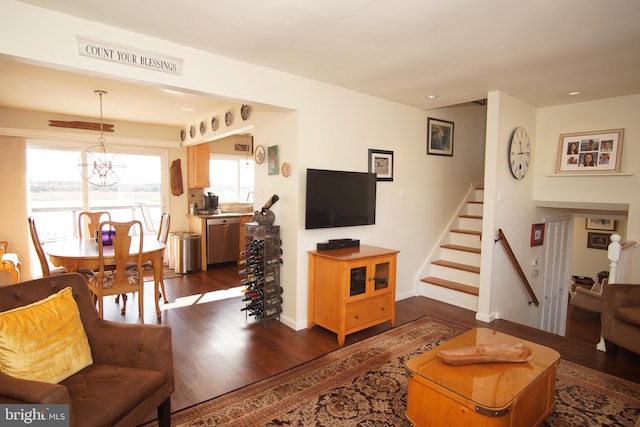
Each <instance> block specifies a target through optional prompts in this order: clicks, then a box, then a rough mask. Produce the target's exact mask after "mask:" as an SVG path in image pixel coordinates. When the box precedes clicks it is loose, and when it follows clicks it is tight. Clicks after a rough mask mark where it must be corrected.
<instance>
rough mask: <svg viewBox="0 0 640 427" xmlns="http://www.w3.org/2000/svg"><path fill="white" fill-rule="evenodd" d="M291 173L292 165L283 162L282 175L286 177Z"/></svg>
mask: <svg viewBox="0 0 640 427" xmlns="http://www.w3.org/2000/svg"><path fill="white" fill-rule="evenodd" d="M289 175H291V165H290V164H289V163H287V162H284V163H283V164H282V176H284V177H285V178H286V177H288V176H289Z"/></svg>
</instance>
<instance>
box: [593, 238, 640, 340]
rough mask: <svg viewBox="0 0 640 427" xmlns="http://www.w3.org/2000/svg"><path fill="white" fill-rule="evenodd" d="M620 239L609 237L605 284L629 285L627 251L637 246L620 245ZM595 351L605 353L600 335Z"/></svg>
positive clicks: (623, 243)
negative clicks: (607, 273) (607, 275)
mask: <svg viewBox="0 0 640 427" xmlns="http://www.w3.org/2000/svg"><path fill="white" fill-rule="evenodd" d="M620 240H622V237H621V236H620V235H619V234H612V235H611V243H609V246H608V248H607V258H609V277H608V278H607V284H614V283H629V280H630V277H631V251H629V250H628V249H631V248H635V247H637V246H638V242H636V241H635V240H627V241H626V242H622V243H620ZM596 349H598V350H600V351H605V352H606V351H607V346H606V344H605V342H604V338H602V335H600V342H598V344H596Z"/></svg>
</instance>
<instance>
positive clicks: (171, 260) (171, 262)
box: [164, 231, 177, 270]
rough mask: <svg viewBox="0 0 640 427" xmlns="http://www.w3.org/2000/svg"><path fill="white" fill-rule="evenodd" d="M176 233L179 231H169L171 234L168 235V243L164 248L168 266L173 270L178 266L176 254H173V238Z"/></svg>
mask: <svg viewBox="0 0 640 427" xmlns="http://www.w3.org/2000/svg"><path fill="white" fill-rule="evenodd" d="M176 234H177V232H175V231H172V232H170V233H169V236H168V237H167V245H166V246H165V248H164V253H165V255H166V258H167V267H168V268H169V270H173V269H174V268H175V267H176V261H175V256H174V254H173V238H174V237H175V235H176Z"/></svg>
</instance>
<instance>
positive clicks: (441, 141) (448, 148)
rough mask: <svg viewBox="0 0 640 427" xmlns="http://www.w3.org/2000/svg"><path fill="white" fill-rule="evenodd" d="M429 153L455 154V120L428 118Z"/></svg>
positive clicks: (440, 154) (439, 154) (438, 154)
mask: <svg viewBox="0 0 640 427" xmlns="http://www.w3.org/2000/svg"><path fill="white" fill-rule="evenodd" d="M427 154H433V155H436V156H453V122H448V121H446V120H439V119H434V118H432V117H428V118H427Z"/></svg>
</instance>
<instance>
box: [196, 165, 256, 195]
mask: <svg viewBox="0 0 640 427" xmlns="http://www.w3.org/2000/svg"><path fill="white" fill-rule="evenodd" d="M209 180H210V181H211V188H209V189H205V192H208V191H210V192H212V193H213V194H215V195H216V196H218V202H220V203H253V180H254V163H253V159H251V158H247V157H242V156H233V155H224V154H215V153H214V154H212V155H211V156H210V158H209Z"/></svg>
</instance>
